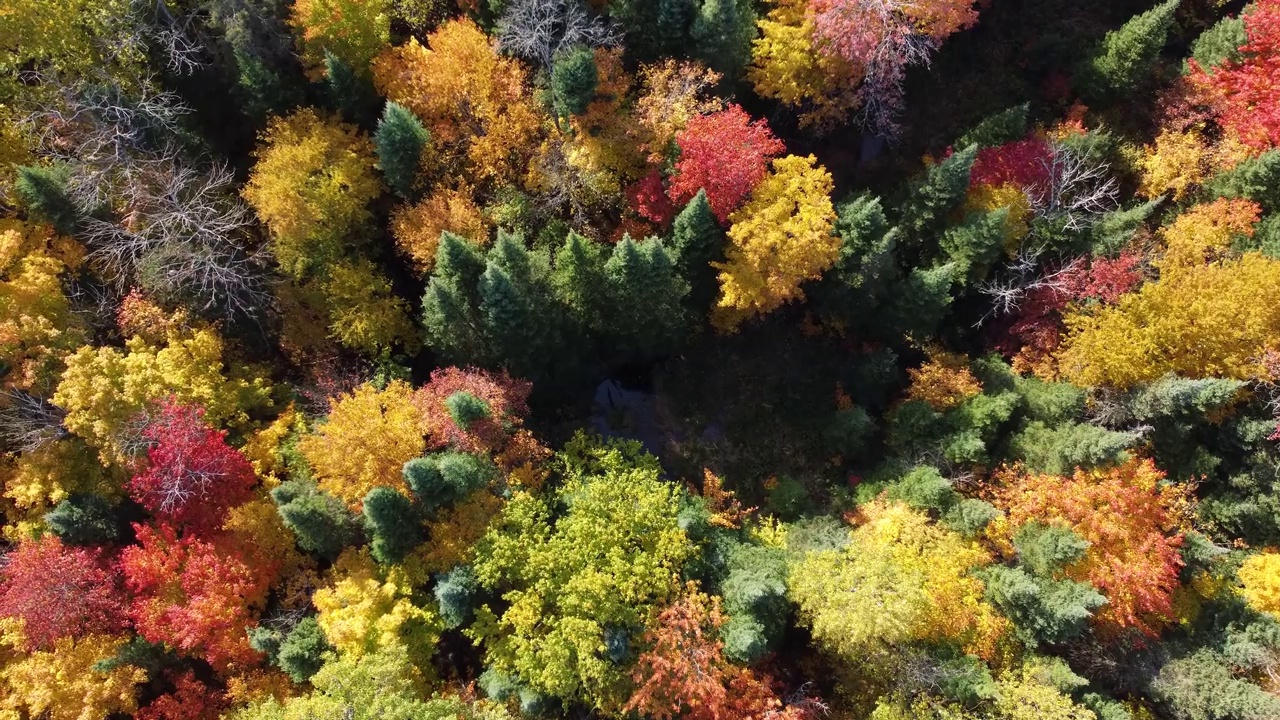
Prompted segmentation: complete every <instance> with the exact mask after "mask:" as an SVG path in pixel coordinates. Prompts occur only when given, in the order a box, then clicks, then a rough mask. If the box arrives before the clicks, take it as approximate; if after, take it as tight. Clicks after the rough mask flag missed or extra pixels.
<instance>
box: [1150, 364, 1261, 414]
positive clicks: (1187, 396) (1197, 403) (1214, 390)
mask: <svg viewBox="0 0 1280 720" xmlns="http://www.w3.org/2000/svg"><path fill="white" fill-rule="evenodd" d="M1244 387H1245V383H1243V382H1241V381H1239V380H1227V379H1219V378H1201V379H1190V378H1181V377H1177V376H1175V375H1170V376H1167V377H1163V378H1161V379H1159V380H1157V381H1155V382H1154V383H1152V384H1150V385H1148V386H1146V387H1144V388H1142V389H1140V390H1138V391H1137V392H1136V393H1134V394H1133V395H1132V396H1131V397H1130V399H1129V400H1128V402H1127V403H1126V409H1127V410H1128V411H1129V413H1130V414H1131V415H1132V416H1133V418H1134V419H1135V420H1140V421H1149V420H1155V419H1158V418H1167V417H1177V416H1183V417H1188V416H1191V417H1202V416H1204V415H1205V414H1207V413H1210V412H1214V411H1216V410H1220V409H1222V408H1223V407H1225V406H1226V405H1228V404H1230V403H1231V402H1233V401H1235V400H1236V399H1237V398H1238V397H1239V395H1240V391H1241V390H1243V389H1244Z"/></svg>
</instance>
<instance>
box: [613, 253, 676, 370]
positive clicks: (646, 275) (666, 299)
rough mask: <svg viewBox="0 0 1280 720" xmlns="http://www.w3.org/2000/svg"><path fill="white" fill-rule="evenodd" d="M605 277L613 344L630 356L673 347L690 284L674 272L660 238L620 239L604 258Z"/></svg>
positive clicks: (652, 352)
mask: <svg viewBox="0 0 1280 720" xmlns="http://www.w3.org/2000/svg"><path fill="white" fill-rule="evenodd" d="M604 278H605V283H606V285H605V287H606V298H607V305H606V307H608V308H610V312H608V313H606V316H605V317H606V328H608V330H609V332H608V335H611V336H612V337H611V338H610V340H611V341H612V343H613V344H615V345H616V346H617V347H618V348H619V349H621V350H622V351H623V353H625V354H626V355H630V356H632V357H643V356H645V355H650V354H662V353H664V352H669V351H670V350H671V349H673V348H674V347H675V345H676V344H677V343H678V341H679V339H680V336H681V334H682V333H683V332H684V330H685V327H686V321H685V314H684V299H685V296H686V295H688V292H689V286H688V284H687V283H685V281H684V280H682V279H680V277H679V276H678V275H677V274H676V271H675V266H674V265H673V263H672V262H671V257H670V255H669V254H668V252H667V249H666V248H665V247H663V245H662V243H661V241H659V240H658V239H657V238H649V239H648V240H645V241H644V242H643V243H635V242H633V241H632V240H631V238H630V237H623V238H622V241H621V242H619V243H618V244H617V245H614V246H613V253H612V254H610V256H609V260H608V261H607V262H605V265H604Z"/></svg>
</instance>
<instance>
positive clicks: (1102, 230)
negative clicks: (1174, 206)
mask: <svg viewBox="0 0 1280 720" xmlns="http://www.w3.org/2000/svg"><path fill="white" fill-rule="evenodd" d="M1161 202H1162V200H1161V199H1160V198H1156V199H1155V200H1151V201H1150V202H1146V203H1143V204H1142V205H1138V206H1135V207H1132V208H1128V209H1120V210H1113V211H1112V212H1109V213H1107V214H1106V215H1103V216H1102V217H1101V218H1099V220H1098V222H1097V223H1095V224H1094V225H1093V227H1091V228H1089V243H1090V245H1091V246H1092V248H1093V253H1094V255H1105V256H1108V257H1112V256H1114V255H1116V254H1118V253H1119V252H1120V251H1121V250H1123V249H1124V247H1125V246H1126V245H1128V244H1129V241H1130V240H1132V239H1133V234H1134V233H1135V232H1137V231H1138V228H1139V227H1141V226H1142V224H1143V223H1144V222H1146V221H1147V218H1149V217H1151V214H1152V213H1153V212H1155V209H1156V208H1157V207H1159V206H1160V204H1161Z"/></svg>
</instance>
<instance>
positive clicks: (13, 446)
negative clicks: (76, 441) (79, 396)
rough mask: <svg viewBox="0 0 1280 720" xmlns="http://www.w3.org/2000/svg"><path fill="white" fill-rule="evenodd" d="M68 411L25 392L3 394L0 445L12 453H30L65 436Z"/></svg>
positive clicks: (0, 396) (0, 405)
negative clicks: (64, 426)
mask: <svg viewBox="0 0 1280 720" xmlns="http://www.w3.org/2000/svg"><path fill="white" fill-rule="evenodd" d="M65 417H66V412H65V411H64V410H63V409H62V408H60V407H58V406H57V405H54V404H53V403H51V402H49V401H48V400H46V399H45V398H42V397H38V396H36V395H32V394H31V393H28V392H24V391H22V390H14V389H10V390H7V391H4V392H3V393H0V443H3V444H4V446H5V447H6V448H8V449H9V450H11V451H15V452H21V453H29V452H34V451H36V450H39V449H40V448H42V447H44V446H45V445H47V444H49V443H51V442H54V441H55V440H58V439H60V438H62V437H65V436H66V434H67V431H66V430H65V429H64V428H63V427H62V420H63V418H65Z"/></svg>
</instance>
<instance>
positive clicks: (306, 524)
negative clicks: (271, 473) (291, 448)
mask: <svg viewBox="0 0 1280 720" xmlns="http://www.w3.org/2000/svg"><path fill="white" fill-rule="evenodd" d="M271 498H272V499H273V500H275V502H276V505H277V509H278V511H279V513H280V519H281V520H283V521H284V524H285V527H287V528H289V529H290V530H292V531H293V534H294V535H295V536H296V537H297V540H298V547H301V548H302V549H303V550H305V551H307V552H309V553H313V554H315V555H317V556H319V557H321V558H325V559H330V560H331V559H333V558H336V557H337V556H338V554H339V553H341V552H342V550H343V548H345V547H347V546H348V545H350V544H352V543H353V542H354V541H355V539H356V538H357V537H359V525H358V524H357V522H356V518H355V517H354V516H353V515H352V514H351V511H350V510H348V509H347V506H346V504H345V503H343V502H342V501H341V500H339V499H338V498H336V497H334V496H332V495H329V494H328V493H324V492H321V491H320V490H318V489H317V488H316V486H315V484H313V483H310V482H303V481H299V480H291V481H289V482H286V483H283V484H281V485H279V486H278V487H276V488H275V489H274V490H272V491H271Z"/></svg>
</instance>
